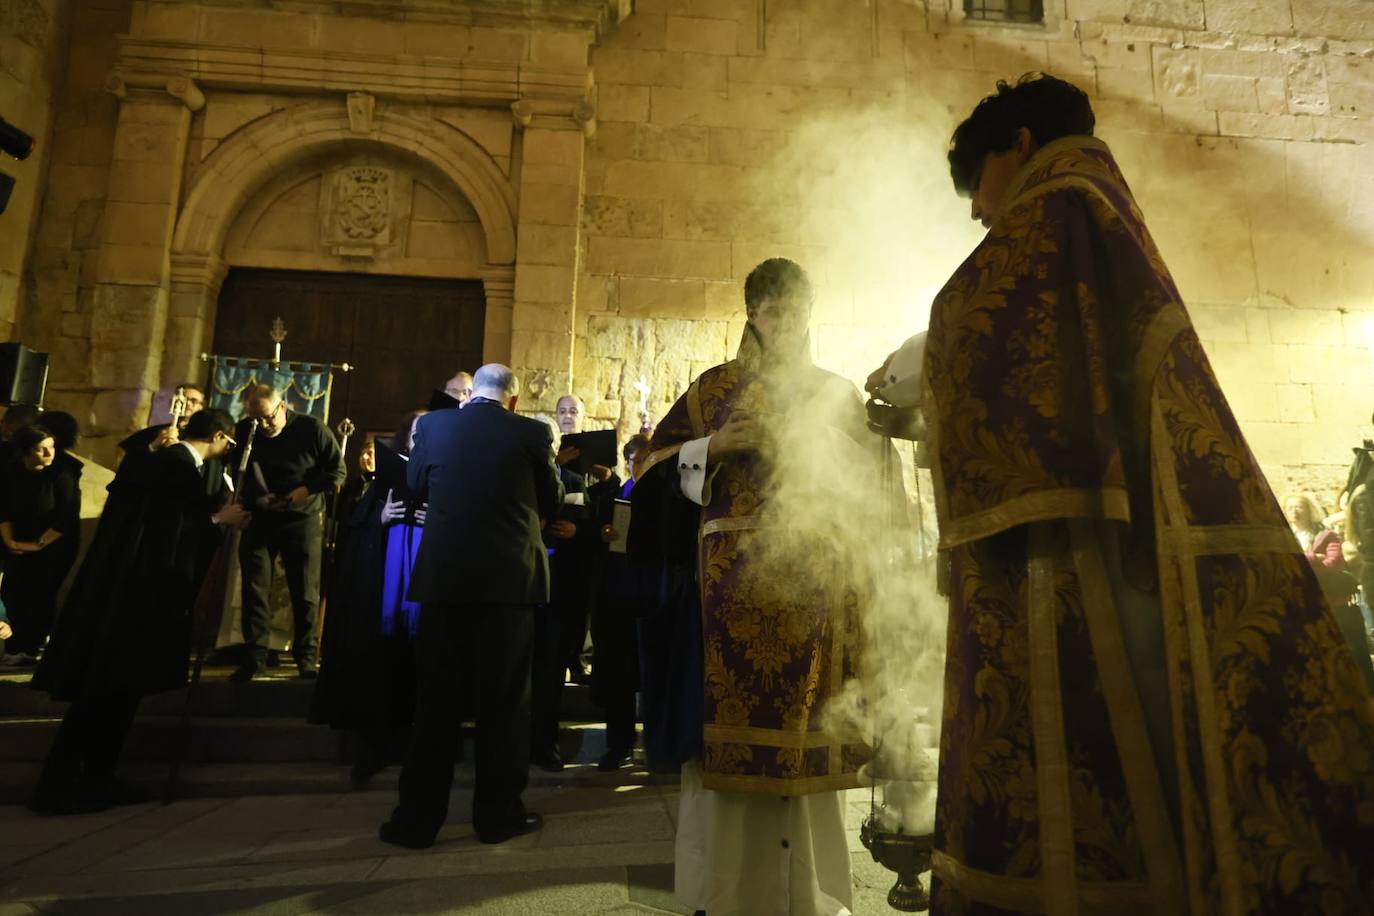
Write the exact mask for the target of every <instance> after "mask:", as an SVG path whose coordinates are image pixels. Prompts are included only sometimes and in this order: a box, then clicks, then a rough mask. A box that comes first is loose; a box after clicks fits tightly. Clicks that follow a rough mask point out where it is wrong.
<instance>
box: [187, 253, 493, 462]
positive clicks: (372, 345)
mask: <svg viewBox="0 0 1374 916" xmlns="http://www.w3.org/2000/svg"><path fill="white" fill-rule="evenodd" d="M485 314H486V297H485V296H484V294H483V291H482V283H481V281H479V280H428V279H419V278H413V277H386V276H372V275H360V274H337V273H315V272H308V271H291V270H257V269H248V268H234V269H233V270H231V271H230V272H229V276H228V277H227V278H225V281H224V287H223V289H222V290H221V292H220V297H219V311H218V313H217V314H216V316H215V345H214V346H215V352H216V353H217V354H220V355H222V356H245V357H258V358H265V357H270V356H271V355H272V338H271V335H270V331H271V328H272V322H273V319H275V318H277V317H280V318H281V320H282V323H283V324H284V325H285V326H286V334H287V336H286V340H285V341H284V342H283V343H282V358H283V359H286V360H303V361H309V362H321V363H349V364H351V365H353V366H355V367H356V368H355V369H354V370H353V371H352V372H346V373H345V372H335V374H334V387H333V392H332V394H331V397H330V404H329V425H330V427H331V428H334V427H336V426H337V425H338V423H339V421H340V420H341V419H343V418H344V417H345V416H347V417H350V418H352V420H353V422H354V423H355V424H356V426H357V428H358V432H359V433H363V432H375V433H379V434H386V435H389V434H390V433H391V432H392V431H393V430H394V429H395V428H396V426H397V425H398V424H399V423H400V421H401V419H402V418H403V417H404V416H405V415H406V414H408V413H409V412H410V411H412V410H418V409H420V408H423V407H424V406H425V405H426V404H427V403H428V402H429V397H430V392H431V391H432V390H433V389H435V388H442V387H443V386H444V382H446V381H447V380H448V379H449V378H450V377H451V376H452V375H453V374H454V373H455V372H457V371H458V370H460V369H463V370H466V371H468V372H472V371H474V370H476V369H477V367H478V366H479V365H480V364H481V362H482V330H483V322H484V318H485ZM349 452H350V453H352V454H350V456H349V457H350V459H352V458H354V457H355V456H356V454H357V451H356V449H354V448H351V447H350V449H349ZM349 465H350V467H353V466H354V462H353V461H352V460H350V461H349Z"/></svg>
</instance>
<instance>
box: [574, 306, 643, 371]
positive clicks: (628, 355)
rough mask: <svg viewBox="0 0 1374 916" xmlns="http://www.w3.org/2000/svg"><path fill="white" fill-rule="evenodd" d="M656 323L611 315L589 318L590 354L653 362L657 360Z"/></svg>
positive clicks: (588, 351) (598, 356)
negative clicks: (654, 327) (654, 326)
mask: <svg viewBox="0 0 1374 916" xmlns="http://www.w3.org/2000/svg"><path fill="white" fill-rule="evenodd" d="M655 352H656V351H655V340H654V333H653V324H652V322H649V321H643V320H639V321H627V320H625V319H623V318H620V317H617V316H611V315H606V316H602V315H593V316H591V317H590V318H588V319H587V354H588V355H589V356H592V357H595V358H599V359H620V360H630V359H636V360H643V361H651V360H653V359H654V357H655Z"/></svg>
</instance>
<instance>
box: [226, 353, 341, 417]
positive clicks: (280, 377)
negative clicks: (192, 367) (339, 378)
mask: <svg viewBox="0 0 1374 916" xmlns="http://www.w3.org/2000/svg"><path fill="white" fill-rule="evenodd" d="M210 359H211V363H210V397H209V403H208V404H207V405H206V406H208V407H218V408H220V409H221V410H227V411H229V413H230V414H231V415H232V416H233V418H234V420H235V421H236V422H237V421H238V420H239V419H241V418H242V417H243V392H244V391H245V390H247V388H248V387H249V386H250V385H271V386H272V387H273V388H275V389H276V390H277V392H278V393H279V394H280V395H281V396H282V399H283V400H284V401H286V407H287V409H288V410H291V411H294V412H295V413H303V414H308V415H310V416H312V417H314V418H315V419H317V420H319V421H320V422H322V423H323V422H326V421H327V420H328V419H329V392H330V389H331V388H332V387H333V381H334V373H333V371H332V369H333V367H332V366H330V365H329V364H327V363H295V362H285V361H283V362H280V363H277V364H276V365H273V363H271V362H270V361H268V360H264V359H242V358H239V357H233V356H213V357H211V358H210Z"/></svg>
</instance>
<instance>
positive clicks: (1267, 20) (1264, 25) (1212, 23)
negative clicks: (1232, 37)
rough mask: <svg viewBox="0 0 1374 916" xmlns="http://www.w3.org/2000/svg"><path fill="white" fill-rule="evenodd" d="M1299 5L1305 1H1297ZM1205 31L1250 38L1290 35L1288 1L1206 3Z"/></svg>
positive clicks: (1209, 0)
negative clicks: (1244, 35) (1248, 35)
mask: <svg viewBox="0 0 1374 916" xmlns="http://www.w3.org/2000/svg"><path fill="white" fill-rule="evenodd" d="M1297 2H1299V3H1303V2H1305V0H1297ZM1206 8H1207V28H1208V29H1211V30H1212V31H1215V32H1238V33H1244V34H1250V35H1291V34H1292V33H1293V10H1292V0H1246V2H1245V3H1235V2H1233V0H1206Z"/></svg>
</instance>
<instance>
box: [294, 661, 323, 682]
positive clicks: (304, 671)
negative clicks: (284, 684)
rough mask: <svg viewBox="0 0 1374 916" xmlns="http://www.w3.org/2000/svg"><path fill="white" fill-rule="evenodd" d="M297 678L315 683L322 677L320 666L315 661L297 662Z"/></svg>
mask: <svg viewBox="0 0 1374 916" xmlns="http://www.w3.org/2000/svg"><path fill="white" fill-rule="evenodd" d="M296 677H298V678H300V679H301V680H303V681H315V680H319V677H320V666H319V665H317V664H315V661H314V659H306V660H305V661H299V662H296Z"/></svg>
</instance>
